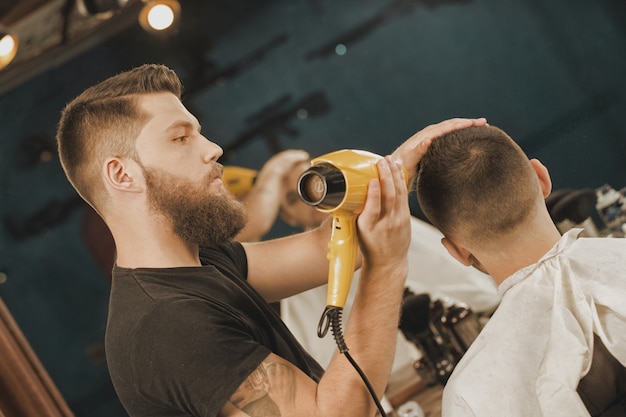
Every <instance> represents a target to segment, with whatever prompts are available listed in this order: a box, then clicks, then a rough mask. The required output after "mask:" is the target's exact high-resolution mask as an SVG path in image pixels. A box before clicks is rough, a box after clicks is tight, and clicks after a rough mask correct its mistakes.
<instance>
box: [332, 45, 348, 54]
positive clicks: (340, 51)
mask: <svg viewBox="0 0 626 417" xmlns="http://www.w3.org/2000/svg"><path fill="white" fill-rule="evenodd" d="M346 52H348V48H346V45H344V44H343V43H338V44H337V45H336V46H335V53H336V54H337V55H339V56H341V55H345V54H346Z"/></svg>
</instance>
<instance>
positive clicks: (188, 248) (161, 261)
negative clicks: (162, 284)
mask: <svg viewBox="0 0 626 417" xmlns="http://www.w3.org/2000/svg"><path fill="white" fill-rule="evenodd" d="M142 219H143V220H142ZM112 223H114V224H113V225H112V226H109V227H110V229H111V233H112V234H113V238H114V239H115V246H116V251H117V260H116V264H117V265H118V266H121V267H125V268H141V267H143V268H173V267H183V266H199V265H200V258H199V254H198V252H199V248H198V245H196V244H190V243H188V242H185V241H183V240H182V239H181V238H180V237H179V236H178V235H177V234H175V233H174V232H173V231H172V230H171V227H170V225H169V224H167V222H165V221H164V220H163V219H162V218H155V217H154V216H152V217H151V216H146V217H143V218H134V219H133V218H131V219H122V220H121V221H119V222H117V223H115V222H112Z"/></svg>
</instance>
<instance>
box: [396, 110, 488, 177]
mask: <svg viewBox="0 0 626 417" xmlns="http://www.w3.org/2000/svg"><path fill="white" fill-rule="evenodd" d="M486 124H487V119H485V118H484V117H481V118H477V119H464V118H455V119H448V120H444V121H442V122H439V123H436V124H432V125H429V126H426V127H425V128H423V129H422V130H420V131H419V132H417V133H415V134H414V135H413V136H411V137H410V138H408V139H407V140H406V141H404V143H403V144H402V145H400V146H399V147H398V148H397V149H396V150H395V151H394V152H393V154H392V156H393V158H394V159H395V160H396V161H400V162H401V163H402V164H403V165H404V167H405V169H406V170H407V172H408V174H409V178H410V179H412V178H414V177H415V176H416V175H417V164H418V163H419V161H420V160H421V159H422V157H423V156H424V154H425V153H426V151H427V150H428V146H430V144H431V142H432V141H433V139H436V138H438V137H439V136H442V135H444V134H446V133H448V132H452V131H454V130H459V129H465V128H468V127H472V126H484V125H486Z"/></svg>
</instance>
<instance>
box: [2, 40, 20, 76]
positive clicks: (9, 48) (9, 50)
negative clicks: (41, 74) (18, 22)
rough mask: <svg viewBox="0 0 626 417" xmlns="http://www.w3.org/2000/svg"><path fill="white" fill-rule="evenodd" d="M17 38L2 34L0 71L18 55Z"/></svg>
mask: <svg viewBox="0 0 626 417" xmlns="http://www.w3.org/2000/svg"><path fill="white" fill-rule="evenodd" d="M17 44H18V41H17V37H15V36H13V35H11V34H8V33H6V32H4V33H3V32H0V69H2V68H4V67H6V66H7V65H9V64H10V63H11V61H13V58H15V54H17Z"/></svg>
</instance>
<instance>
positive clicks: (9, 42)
mask: <svg viewBox="0 0 626 417" xmlns="http://www.w3.org/2000/svg"><path fill="white" fill-rule="evenodd" d="M14 48H15V38H14V37H13V36H11V35H4V36H3V37H2V39H0V56H8V55H10V54H11V53H12V52H13V49H14Z"/></svg>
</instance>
